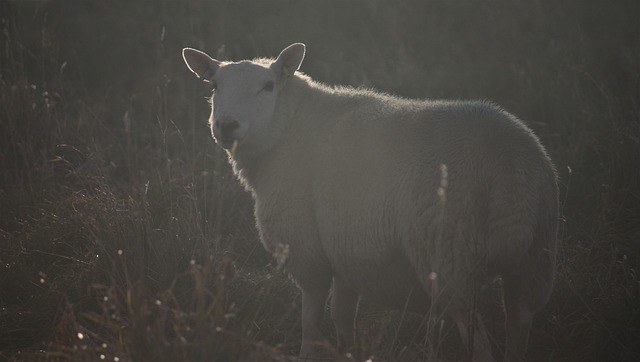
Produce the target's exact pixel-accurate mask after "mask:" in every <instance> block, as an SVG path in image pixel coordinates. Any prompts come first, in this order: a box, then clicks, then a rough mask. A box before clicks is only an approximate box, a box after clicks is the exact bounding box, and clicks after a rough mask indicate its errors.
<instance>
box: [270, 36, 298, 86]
mask: <svg viewBox="0 0 640 362" xmlns="http://www.w3.org/2000/svg"><path fill="white" fill-rule="evenodd" d="M305 49H306V47H305V45H304V44H302V43H294V44H291V45H289V46H288V47H286V48H284V50H282V51H281V52H280V55H278V58H277V59H276V60H275V62H273V63H272V64H271V69H272V70H273V71H274V72H275V73H276V76H277V77H278V80H286V79H288V78H291V77H293V74H294V73H295V72H296V71H297V70H298V69H300V65H301V64H302V60H303V59H304V53H305Z"/></svg>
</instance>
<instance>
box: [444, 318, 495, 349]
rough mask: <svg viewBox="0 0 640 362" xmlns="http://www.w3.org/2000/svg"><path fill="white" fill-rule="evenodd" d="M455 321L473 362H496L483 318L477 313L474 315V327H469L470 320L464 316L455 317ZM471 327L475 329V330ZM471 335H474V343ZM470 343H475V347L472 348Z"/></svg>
mask: <svg viewBox="0 0 640 362" xmlns="http://www.w3.org/2000/svg"><path fill="white" fill-rule="evenodd" d="M454 319H455V322H456V325H457V327H458V332H459V333H460V338H461V339H462V342H463V343H464V344H465V346H466V347H467V351H468V352H469V353H470V354H471V360H472V361H495V359H494V357H493V354H492V353H491V343H490V342H489V337H488V335H487V329H486V328H485V326H484V322H483V321H482V316H481V315H480V314H479V313H478V312H477V311H476V312H475V313H474V323H473V324H474V325H473V326H469V325H468V320H467V318H465V317H464V315H463V314H460V315H456V316H454ZM470 327H473V329H471V328H470ZM470 329H471V332H470ZM469 333H473V341H472V340H471V338H470V335H469ZM469 343H473V346H470V345H469Z"/></svg>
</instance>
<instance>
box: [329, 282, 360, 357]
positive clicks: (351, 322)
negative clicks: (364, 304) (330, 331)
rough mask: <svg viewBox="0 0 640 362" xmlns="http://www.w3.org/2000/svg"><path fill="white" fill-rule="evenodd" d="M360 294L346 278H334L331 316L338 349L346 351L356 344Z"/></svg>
mask: <svg viewBox="0 0 640 362" xmlns="http://www.w3.org/2000/svg"><path fill="white" fill-rule="evenodd" d="M357 309H358V294H357V293H356V292H355V291H354V290H353V288H351V287H350V286H349V285H347V284H346V283H345V282H344V280H342V279H339V278H334V279H333V296H332V297H331V318H332V320H333V324H334V325H335V327H336V334H337V338H338V350H339V351H340V352H346V351H348V350H349V349H351V348H352V347H353V346H354V345H355V319H356V314H357Z"/></svg>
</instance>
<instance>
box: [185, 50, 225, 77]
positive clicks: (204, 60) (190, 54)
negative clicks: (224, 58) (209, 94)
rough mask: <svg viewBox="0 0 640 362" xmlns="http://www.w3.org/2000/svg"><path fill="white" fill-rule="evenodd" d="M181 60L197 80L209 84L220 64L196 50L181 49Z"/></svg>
mask: <svg viewBox="0 0 640 362" xmlns="http://www.w3.org/2000/svg"><path fill="white" fill-rule="evenodd" d="M182 58H183V59H184V62H185V63H186V64H187V67H188V68H189V70H190V71H192V72H193V73H195V75H197V76H198V78H200V79H202V80H204V81H206V82H211V81H212V80H213V76H214V75H215V74H216V70H218V68H219V67H220V62H219V61H217V60H215V59H213V58H211V57H210V56H208V55H207V54H205V53H204V52H201V51H199V50H197V49H192V48H184V49H182Z"/></svg>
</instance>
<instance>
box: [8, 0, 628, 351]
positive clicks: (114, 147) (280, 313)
mask: <svg viewBox="0 0 640 362" xmlns="http://www.w3.org/2000/svg"><path fill="white" fill-rule="evenodd" d="M0 19H1V23H0V27H2V29H1V30H2V31H1V32H0V170H2V172H1V173H0V360H11V361H32V360H43V361H54V360H55V361H59V360H62V361H87V360H108V361H129V360H135V361H142V360H154V361H161V360H194V361H195V360H206V361H227V360H247V361H248V360H275V361H280V360H287V359H290V358H291V356H294V355H295V354H296V353H297V350H298V349H299V346H300V345H299V343H300V334H301V331H300V320H299V319H300V317H299V314H300V295H299V292H298V290H297V288H296V287H295V285H294V284H293V283H292V282H291V281H290V280H289V278H288V276H287V275H286V274H285V273H284V272H283V271H282V270H280V269H279V268H278V266H277V262H276V261H275V260H273V259H272V258H271V256H270V255H268V254H267V253H266V252H265V251H264V250H263V248H262V245H261V244H260V242H259V240H258V236H257V232H256V230H255V226H254V221H253V210H252V200H251V198H250V195H248V194H247V193H246V192H245V191H244V190H243V189H242V188H241V186H240V185H238V183H237V181H236V179H235V177H234V176H233V174H232V172H231V169H230V167H229V166H228V164H227V162H226V158H225V157H226V156H225V155H224V153H223V152H222V150H221V149H220V148H218V147H217V146H216V145H215V144H214V142H213V140H212V139H211V135H210V132H209V130H208V127H207V118H208V113H209V108H208V107H209V105H208V104H207V102H206V99H205V98H206V97H207V96H208V95H210V89H209V88H207V86H206V84H204V83H202V82H199V81H197V80H196V79H195V78H194V77H193V76H192V74H191V73H189V71H188V70H187V69H186V67H185V66H184V63H183V61H182V58H181V54H180V51H181V49H182V48H183V47H187V46H189V47H195V48H199V49H203V50H205V51H207V52H209V54H212V55H214V56H216V57H218V59H228V60H239V59H247V58H252V57H256V56H275V55H277V53H278V52H279V51H280V50H281V49H282V48H284V47H285V46H287V45H289V44H291V43H293V42H304V43H306V45H307V56H306V59H305V63H304V64H303V66H302V70H303V71H304V72H305V73H307V74H308V75H310V76H311V77H313V78H314V79H316V80H319V81H322V82H325V83H328V84H342V85H351V86H355V87H371V88H375V89H378V90H381V91H384V92H388V93H393V94H398V95H401V96H404V97H412V98H432V99H440V98H448V99H489V100H491V101H493V102H495V103H497V104H500V105H501V106H503V107H504V108H505V109H507V110H508V111H510V112H512V113H514V114H516V115H518V116H519V117H520V118H521V119H523V120H524V121H525V122H526V123H527V124H528V125H529V126H530V127H531V128H532V129H533V130H534V131H535V132H536V133H537V134H538V136H539V137H540V138H541V140H542V142H543V143H544V144H545V146H546V147H547V149H548V151H549V153H550V155H551V157H552V159H553V160H554V162H555V164H556V166H557V169H558V173H559V179H560V191H561V214H562V218H561V223H560V226H561V227H560V230H561V231H560V235H559V260H558V267H557V278H556V287H555V291H554V293H553V295H552V297H551V300H550V302H549V304H548V305H547V307H546V308H545V309H544V310H543V311H542V312H540V313H539V314H538V315H537V316H536V317H535V321H534V327H533V330H532V334H531V339H530V346H529V350H528V360H530V361H637V360H640V275H639V273H640V22H638V19H640V2H638V1H633V0H628V1H626V0H615V1H609V2H600V1H581V0H567V1H552V0H534V1H506V0H504V1H487V2H479V1H462V0H459V1H445V0H439V1H435V0H431V1H421V2H419V1H398V2H392V1H380V0H377V1H360V0H358V1H318V0H316V1H295V0H289V1H255V2H254V1H230V0H229V1H190V2H181V1H171V0H159V1H153V2H152V1H139V2H126V1H98V0H90V1H82V2H72V1H8V0H6V1H2V2H0ZM494 304H495V305H494V306H493V307H494V309H496V315H497V316H499V315H500V313H499V301H497V302H496V303H494ZM498 319H499V318H498ZM358 323H359V341H360V347H359V349H360V350H359V352H358V354H359V356H360V357H361V358H369V357H373V359H374V360H384V361H394V360H398V361H400V360H422V359H426V358H427V357H428V356H430V355H431V353H433V352H434V351H435V352H437V353H438V354H439V355H440V356H441V357H442V358H444V359H445V360H456V359H460V358H461V354H460V348H459V341H458V340H457V339H456V338H457V337H455V335H456V334H455V328H452V327H451V321H449V320H447V319H446V318H445V319H444V322H443V324H442V328H441V329H438V330H437V331H435V332H434V331H433V330H432V329H430V328H429V327H428V326H425V324H424V323H422V320H421V318H420V317H419V316H412V315H402V314H401V313H399V312H393V311H391V312H389V311H384V310H382V309H380V308H378V307H377V306H376V305H373V304H365V305H364V306H363V308H362V316H361V317H360V319H359V321H358ZM499 323H500V321H499V320H498V322H496V325H493V326H489V327H490V329H491V330H492V331H493V332H494V334H495V337H496V340H497V345H496V350H497V351H500V349H501V348H502V347H501V346H502V343H503V342H502V338H503V332H501V328H500V325H499ZM326 330H327V334H328V335H329V336H332V334H333V329H332V326H331V323H330V322H329V320H328V318H327V320H326ZM428 333H430V335H432V336H434V335H435V337H434V338H430V340H429V343H425V341H424V337H425V335H427V334H428Z"/></svg>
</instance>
